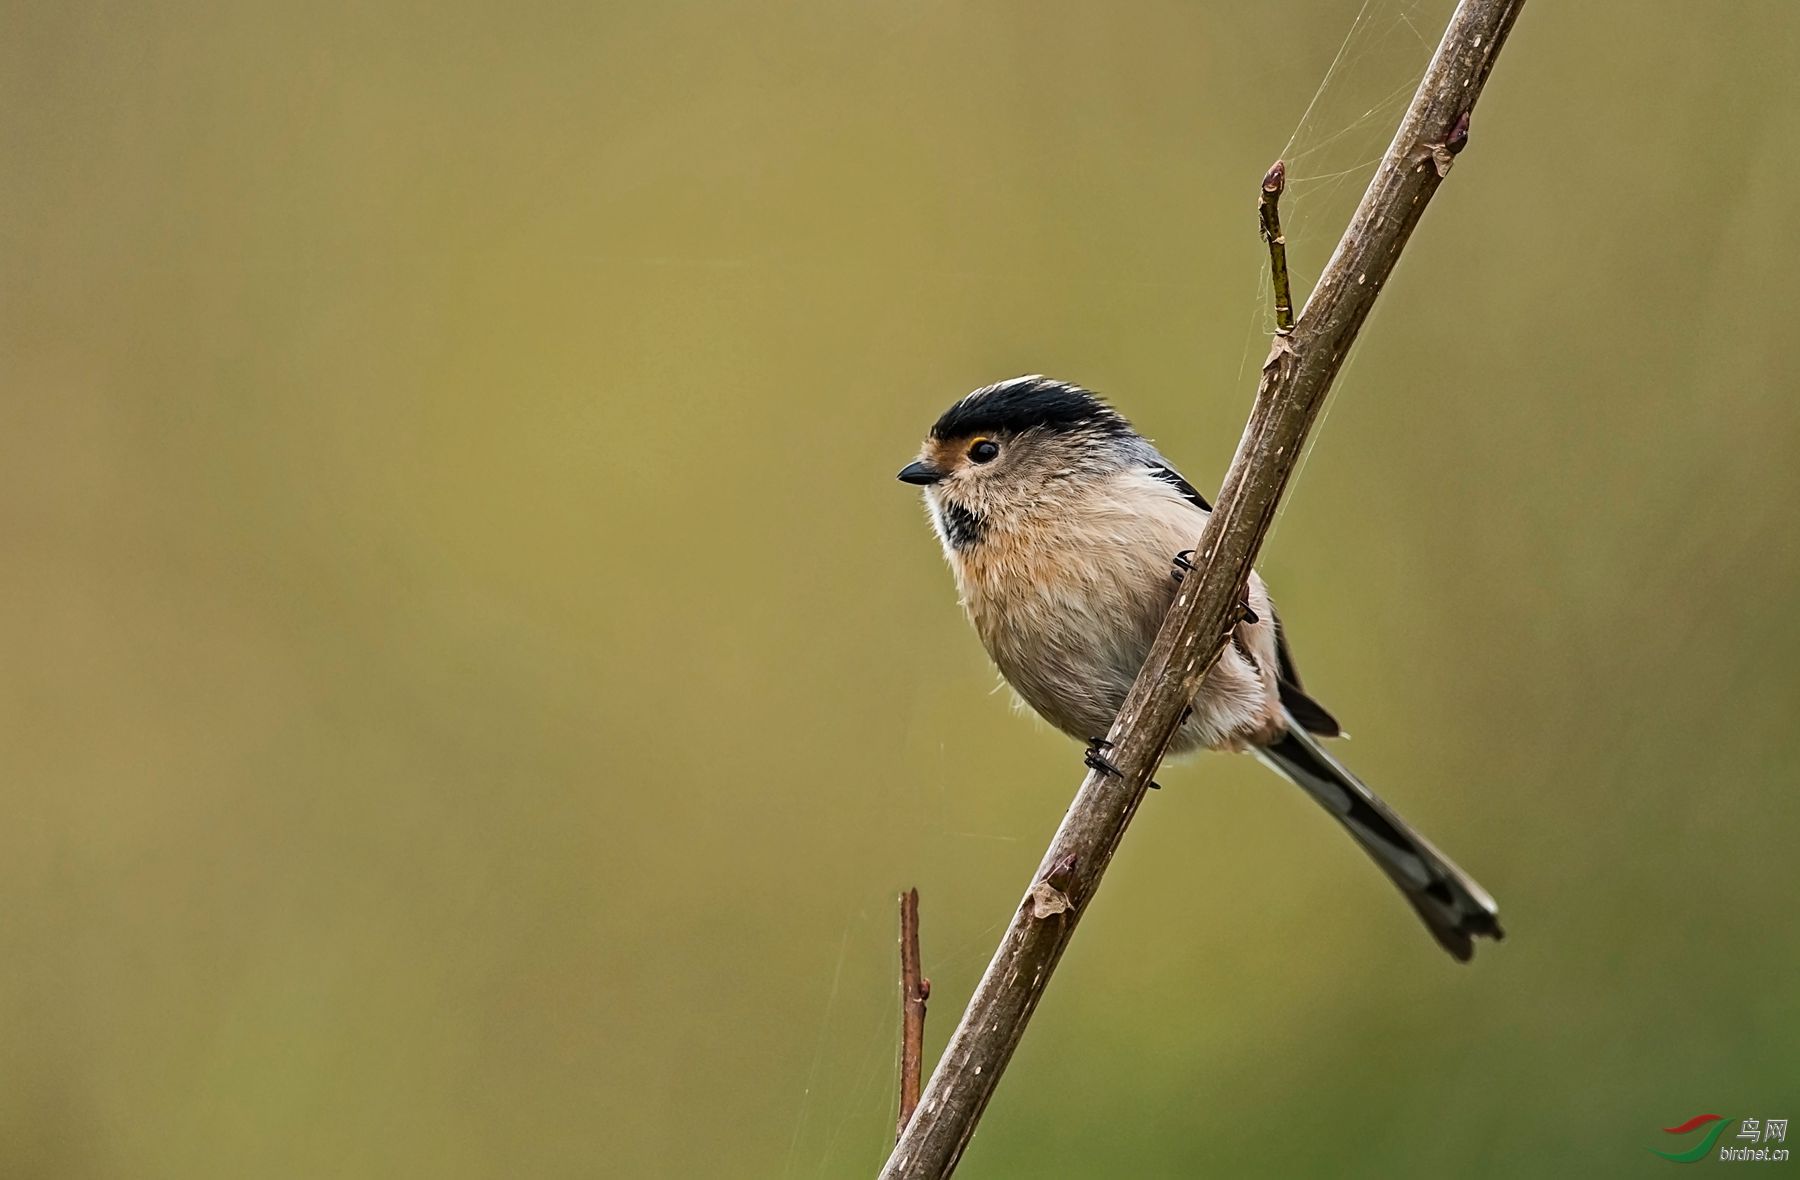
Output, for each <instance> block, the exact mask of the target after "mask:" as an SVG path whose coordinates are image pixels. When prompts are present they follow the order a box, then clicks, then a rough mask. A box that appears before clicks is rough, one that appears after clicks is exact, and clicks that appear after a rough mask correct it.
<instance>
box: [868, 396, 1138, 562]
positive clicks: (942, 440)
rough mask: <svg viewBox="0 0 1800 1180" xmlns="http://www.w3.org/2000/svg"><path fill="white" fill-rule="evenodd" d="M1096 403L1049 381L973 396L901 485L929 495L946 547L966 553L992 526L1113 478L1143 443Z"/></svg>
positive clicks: (943, 421)
mask: <svg viewBox="0 0 1800 1180" xmlns="http://www.w3.org/2000/svg"><path fill="white" fill-rule="evenodd" d="M1139 441H1140V440H1138V436H1137V434H1136V433H1135V432H1134V431H1133V430H1132V428H1131V423H1129V422H1127V421H1126V420H1125V418H1124V417H1123V416H1122V415H1120V414H1119V413H1118V411H1116V410H1114V409H1113V408H1112V407H1111V406H1109V405H1107V404H1106V403H1105V402H1104V401H1102V400H1101V399H1100V398H1099V397H1098V396H1096V395H1095V394H1093V393H1090V392H1089V391H1087V390H1085V389H1083V388H1081V387H1080V386H1079V385H1070V384H1068V383H1067V382H1064V381H1052V380H1051V379H1050V378H1048V377H1041V376H1030V377H1014V378H1013V379H1012V380H1010V381H1001V382H999V383H998V384H995V385H988V386H985V387H983V388H981V389H977V390H976V391H975V392H974V393H971V394H969V395H968V396H967V397H965V398H963V399H962V400H960V401H958V402H957V403H956V404H955V405H953V406H951V407H950V408H949V409H948V410H945V411H944V413H943V415H942V416H941V417H939V418H938V420H937V421H936V422H935V423H934V424H933V425H932V427H931V433H930V434H928V435H927V436H926V438H925V443H924V446H923V447H921V448H920V451H919V457H918V459H917V460H916V461H915V462H912V463H909V464H907V465H906V466H905V467H903V468H901V470H900V476H899V477H900V479H901V480H902V481H903V482H905V483H910V484H917V485H918V486H920V487H922V488H924V489H925V498H926V501H927V502H928V503H929V504H930V506H931V509H932V514H933V519H934V521H935V522H936V523H937V525H938V529H939V531H940V532H941V533H942V534H943V535H944V540H945V542H946V544H948V545H950V546H951V548H953V549H961V548H964V547H966V546H967V545H969V544H973V543H975V542H976V541H978V540H979V539H980V535H981V533H982V532H983V531H985V529H986V528H987V527H988V526H990V525H992V524H994V523H996V522H1001V523H1003V522H1006V521H1010V520H1016V519H1017V518H1018V517H1019V516H1020V515H1021V514H1022V513H1026V512H1029V511H1031V510H1032V509H1034V508H1041V507H1044V506H1045V505H1046V504H1049V503H1054V502H1055V501H1056V500H1058V499H1060V498H1061V497H1063V496H1066V495H1076V494H1080V492H1081V491H1082V490H1083V487H1084V485H1085V484H1086V483H1087V482H1088V481H1090V480H1092V479H1094V478H1096V477H1100V476H1104V475H1106V474H1109V473H1111V472H1114V471H1117V470H1118V469H1119V468H1120V467H1121V466H1123V465H1124V464H1125V463H1126V462H1127V461H1128V458H1129V456H1130V454H1131V453H1132V451H1133V449H1134V448H1133V446H1132V444H1133V443H1136V442H1139Z"/></svg>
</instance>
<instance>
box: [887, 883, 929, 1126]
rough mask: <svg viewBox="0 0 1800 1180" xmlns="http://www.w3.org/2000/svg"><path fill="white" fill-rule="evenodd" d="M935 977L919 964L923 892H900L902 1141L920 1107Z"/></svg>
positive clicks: (900, 1123)
mask: <svg viewBox="0 0 1800 1180" xmlns="http://www.w3.org/2000/svg"><path fill="white" fill-rule="evenodd" d="M930 998H931V980H929V979H926V978H925V976H924V974H923V973H922V970H921V968H920V966H919V891H918V890H917V889H908V890H907V891H906V892H905V893H902V894H901V895H900V1121H899V1123H898V1124H897V1125H896V1126H895V1128H894V1138H895V1139H896V1140H898V1139H899V1138H900V1136H901V1135H904V1134H905V1133H906V1124H907V1123H909V1122H911V1121H912V1116H913V1111H915V1110H917V1109H918V1108H919V1087H920V1079H921V1077H923V1075H924V1072H925V1001H926V1000H928V999H930Z"/></svg>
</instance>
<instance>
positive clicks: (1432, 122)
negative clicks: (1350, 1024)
mask: <svg viewBox="0 0 1800 1180" xmlns="http://www.w3.org/2000/svg"><path fill="white" fill-rule="evenodd" d="M1523 6H1524V0H1462V2H1461V3H1460V4H1459V5H1458V6H1457V9H1456V12H1455V14H1454V15H1453V16H1452V17H1451V19H1450V25H1449V27H1448V28H1447V29H1446V30H1445V32H1444V38H1443V41H1442V42H1441V43H1440V44H1439V45H1438V49H1437V52H1436V53H1435V54H1434V55H1433V57H1432V59H1431V64H1430V66H1429V67H1427V69H1426V71H1425V77H1424V79H1423V80H1422V81H1421V82H1420V83H1419V88H1418V91H1417V92H1416V93H1415V94H1414V95H1413V100H1412V104H1411V105H1410V106H1409V107H1408V108H1407V111H1406V115H1405V117H1404V118H1403V119H1402V120H1401V122H1400V128H1399V130H1398V131H1397V132H1396V133H1395V136H1394V141H1393V143H1392V144H1391V145H1390V146H1389V147H1388V150H1387V154H1386V155H1385V156H1384V157H1383V158H1382V161H1381V165H1380V167H1379V168H1378V169H1377V170H1376V172H1375V176H1374V179H1373V180H1371V181H1370V182H1369V188H1368V191H1367V192H1365V193H1364V194H1363V198H1362V202H1361V204H1359V205H1358V206H1357V209H1356V213H1355V215H1354V216H1353V217H1352V218H1351V220H1350V226H1349V228H1348V229H1346V230H1345V231H1344V236H1343V237H1342V238H1341V239H1340V240H1339V242H1338V246H1337V250H1336V252H1334V253H1333V254H1332V256H1331V261H1330V262H1329V263H1327V264H1326V267H1325V272H1324V274H1322V275H1321V276H1320V278H1319V284H1318V286H1317V287H1316V288H1315V289H1314V291H1313V293H1312V297H1311V298H1310V299H1308V300H1307V302H1306V307H1305V308H1304V310H1302V312H1301V314H1300V317H1299V319H1298V321H1297V322H1296V323H1295V325H1294V330H1293V331H1292V332H1291V333H1288V334H1285V335H1279V336H1277V337H1276V338H1275V341H1274V347H1273V348H1272V349H1271V350H1270V352H1269V359H1268V360H1267V361H1265V362H1264V364H1263V370H1262V377H1261V380H1260V382H1259V383H1258V386H1257V390H1256V403H1255V405H1254V406H1253V407H1252V409H1251V412H1250V422H1249V424H1248V425H1247V426H1246V427H1245V428H1244V437H1243V439H1242V441H1240V442H1239V443H1238V449H1237V454H1236V456H1234V457H1233V459H1232V461H1231V468H1230V470H1229V471H1228V472H1227V473H1226V476H1225V485H1224V488H1223V489H1222V490H1221V491H1220V493H1219V504H1218V507H1217V509H1216V510H1215V511H1214V512H1213V513H1212V515H1211V516H1210V517H1208V518H1207V521H1206V525H1205V528H1204V530H1203V531H1202V533H1201V535H1200V542H1199V544H1198V545H1197V546H1196V552H1197V554H1198V557H1197V558H1196V559H1195V565H1196V566H1197V567H1198V573H1197V574H1191V575H1189V576H1188V577H1187V578H1186V579H1185V580H1184V581H1183V582H1182V585H1181V590H1180V592H1179V593H1178V594H1177V595H1176V598H1175V602H1174V604H1173V605H1172V606H1171V607H1170V608H1169V613H1168V615H1167V617H1166V618H1165V619H1164V620H1163V625H1162V629H1161V631H1159V632H1158V633H1157V637H1156V642H1155V643H1154V645H1152V647H1151V649H1150V654H1149V656H1148V657H1147V658H1146V659H1145V661H1144V667H1143V669H1142V670H1141V671H1140V672H1139V673H1138V678H1137V681H1136V683H1134V684H1133V685H1132V688H1131V692H1130V695H1129V696H1127V697H1126V699H1125V705H1124V707H1123V708H1122V709H1120V711H1119V716H1118V719H1117V720H1116V721H1115V722H1114V723H1113V727H1112V731H1111V732H1110V733H1108V734H1107V737H1108V738H1109V739H1110V740H1111V741H1112V743H1113V745H1112V747H1111V748H1110V749H1109V750H1108V752H1107V757H1108V759H1110V761H1111V762H1112V763H1113V764H1114V765H1115V766H1116V767H1117V768H1118V770H1119V772H1120V774H1119V777H1116V778H1115V777H1112V776H1111V775H1108V774H1105V773H1103V772H1100V771H1094V772H1091V773H1090V774H1089V775H1088V776H1087V778H1086V779H1085V780H1084V781H1083V782H1082V784H1081V789H1080V791H1079V792H1078V793H1077V794H1076V796H1075V801H1074V802H1073V803H1072V804H1071V805H1070V807H1069V811H1068V813H1067V815H1065V816H1064V817H1063V822H1062V826H1061V827H1060V828H1059V829H1058V830H1057V833H1056V836H1055V838H1054V839H1053V840H1052V841H1051V843H1050V848H1049V849H1048V851H1046V852H1045V853H1044V859H1043V861H1042V863H1041V864H1040V865H1039V867H1038V870H1037V872H1036V873H1035V874H1033V880H1032V884H1031V887H1030V889H1029V890H1028V892H1027V894H1026V897H1025V899H1024V900H1023V901H1022V902H1021V903H1020V905H1019V909H1018V910H1017V911H1016V912H1015V913H1014V914H1013V917H1012V921H1011V922H1010V923H1009V925H1008V926H1007V928H1006V933H1005V935H1004V936H1003V937H1002V938H1001V941H1000V946H999V949H997V950H996V951H995V952H994V958H993V961H992V962H991V963H989V964H988V968H987V971H986V973H985V974H984V975H983V976H982V978H981V982H980V983H979V984H977V985H976V988H975V994H974V996H973V997H971V999H970V1000H969V1006H968V1008H967V1009H966V1010H965V1011H964V1012H963V1015H962V1020H961V1022H960V1023H959V1024H958V1025H957V1029H956V1032H955V1034H954V1035H953V1036H952V1037H951V1040H950V1044H949V1046H948V1047H947V1048H946V1049H945V1050H944V1056H943V1059H942V1060H940V1061H939V1062H938V1067H937V1069H936V1070H935V1071H933V1073H932V1075H931V1081H930V1083H929V1084H928V1085H927V1086H926V1088H925V1093H924V1095H923V1096H922V1098H921V1100H920V1105H919V1109H918V1112H917V1113H916V1114H915V1115H914V1116H913V1119H912V1121H911V1122H910V1123H909V1124H908V1125H907V1128H906V1131H905V1132H904V1133H903V1134H902V1135H901V1137H900V1141H899V1143H897V1144H896V1145H895V1147H894V1152H893V1154H892V1155H891V1156H890V1157H889V1158H888V1161H887V1164H886V1166H885V1167H883V1169H882V1171H881V1176H882V1178H883V1180H917V1178H920V1177H931V1178H937V1177H946V1176H949V1175H950V1174H951V1172H952V1171H953V1170H954V1169H955V1167H956V1163H957V1161H958V1160H959V1159H960V1158H961V1156H962V1153H963V1149H964V1148H966V1147H967V1146H968V1143H969V1139H970V1138H971V1137H972V1136H973V1135H974V1133H975V1125H976V1123H977V1122H978V1121H979V1120H980V1118H981V1113H982V1111H983V1110H985V1109H986V1107H987V1104H988V1100H989V1099H990V1098H991V1097H992V1096H993V1093H994V1088H995V1087H996V1086H997V1085H998V1084H999V1081H1000V1075H1001V1073H1002V1072H1004V1071H1005V1069H1006V1065H1007V1062H1008V1061H1009V1060H1011V1058H1012V1053H1013V1050H1014V1048H1016V1047H1017V1046H1018V1043H1019V1039H1020V1037H1022V1036H1023V1035H1024V1033H1025V1026H1026V1023H1027V1022H1028V1021H1029V1020H1030V1019H1031V1014H1032V1012H1033V1010H1034V1009H1036V1007H1037V1002H1038V1000H1039V999H1040V998H1041V997H1042V996H1043V994H1044V989H1045V988H1046V987H1047V986H1048V985H1049V981H1050V975H1051V973H1052V972H1053V971H1054V970H1055V968H1056V964H1057V961H1058V960H1059V959H1060V958H1061V957H1062V953H1063V950H1064V948H1065V947H1067V946H1068V943H1069V939H1070V938H1071V937H1072V936H1073V934H1074V932H1075V924H1076V922H1077V921H1078V920H1079V918H1080V916H1081V914H1082V913H1083V912H1084V911H1085V909H1086V908H1087V904H1088V902H1090V901H1091V900H1092V899H1093V896H1094V891H1095V890H1096V889H1097V888H1098V887H1099V884H1100V877H1101V875H1102V874H1103V873H1104V872H1105V871H1106V866H1107V864H1108V862H1109V861H1111V859H1112V855H1113V852H1114V850H1115V849H1116V848H1117V847H1118V844H1119V840H1120V839H1121V838H1122V837H1123V836H1124V834H1125V828H1126V826H1127V825H1128V824H1129V823H1130V822H1131V817H1132V815H1133V814H1134V813H1135V812H1136V811H1137V807H1138V803H1139V802H1140V801H1141V800H1142V798H1143V794H1144V790H1145V788H1146V786H1147V784H1148V783H1149V781H1150V777H1151V775H1152V774H1154V773H1155V771H1156V767H1157V764H1158V763H1159V762H1161V760H1162V756H1163V753H1164V751H1165V750H1166V749H1167V747H1168V744H1169V739H1170V737H1171V736H1172V735H1173V734H1174V732H1175V729H1176V726H1177V725H1178V723H1179V722H1180V719H1181V716H1182V713H1183V711H1184V710H1185V709H1186V707H1187V703H1188V702H1189V701H1191V700H1192V699H1193V698H1194V693H1195V690H1196V689H1197V688H1198V687H1199V685H1200V681H1201V679H1202V678H1203V677H1204V676H1205V674H1206V672H1207V670H1208V669H1209V668H1211V666H1212V664H1213V661H1215V660H1216V659H1217V658H1218V655H1219V652H1220V651H1221V650H1222V649H1223V647H1224V645H1225V641H1226V636H1227V634H1228V632H1229V628H1230V627H1231V626H1232V625H1233V624H1234V623H1235V622H1236V619H1237V612H1238V611H1239V609H1240V605H1239V604H1240V595H1241V591H1242V588H1243V586H1244V583H1245V581H1246V579H1247V578H1248V577H1249V573H1250V567H1251V564H1252V563H1253V562H1254V560H1255V558H1256V553H1257V550H1258V549H1259V548H1260V547H1261V545H1262V541H1263V537H1264V536H1265V535H1266V534H1267V533H1268V531H1269V526H1270V524H1271V523H1272V522H1273V521H1274V519H1275V509H1276V506H1277V505H1278V504H1279V503H1280V501H1281V496H1282V493H1283V492H1284V491H1286V489H1287V485H1288V480H1289V479H1290V478H1292V476H1293V473H1294V468H1295V466H1296V465H1297V463H1298V460H1299V458H1300V454H1301V450H1302V448H1303V447H1304V446H1305V443H1306V438H1307V434H1308V432H1309V431H1310V430H1311V428H1312V425H1313V422H1314V421H1315V420H1316V419H1317V418H1318V415H1319V411H1320V409H1321V408H1322V407H1323V406H1324V404H1325V396H1326V394H1327V393H1328V392H1329V391H1330V389H1331V384H1332V381H1333V380H1334V379H1335V378H1336V376H1337V374H1338V370H1339V369H1340V368H1342V367H1343V363H1344V359H1345V357H1346V356H1347V355H1348V354H1349V351H1350V345H1351V344H1352V342H1354V341H1355V339H1356V335H1357V332H1358V331H1359V330H1360V329H1361V328H1362V325H1363V321H1364V320H1366V319H1367V318H1368V315H1369V309H1370V308H1371V307H1372V306H1373V305H1374V303H1375V297H1376V296H1377V295H1378V294H1379V293H1380V291H1381V289H1382V287H1384V286H1385V285H1386V284H1387V280H1388V276H1389V275H1390V274H1391V273H1392V272H1393V269H1394V264H1395V262H1396V261H1397V260H1398V259H1399V257H1400V251H1401V250H1402V249H1403V248H1404V247H1405V245H1406V241H1407V239H1408V238H1409V237H1410V236H1411V235H1412V231H1413V227H1414V226H1416V225H1417V224H1418V222H1419V217H1420V215H1421V214H1422V213H1423V212H1424V211H1425V205H1426V203H1427V202H1428V201H1429V200H1430V199H1431V196H1432V194H1433V193H1435V192H1436V191H1437V188H1438V185H1439V184H1440V183H1441V182H1442V180H1443V178H1444V176H1445V175H1446V174H1447V173H1448V172H1449V170H1450V165H1451V162H1452V160H1453V159H1454V157H1455V155H1456V153H1457V152H1458V151H1460V150H1461V149H1462V147H1463V145H1464V143H1465V142H1466V141H1467V138H1468V129H1469V113H1470V111H1471V110H1472V109H1473V107H1474V105H1475V100H1476V98H1477V97H1478V96H1479V95H1480V93H1481V88H1482V85H1483V84H1484V83H1485V82H1486V81H1487V77H1488V73H1489V71H1490V70H1491V69H1492V68H1493V63H1494V58H1495V56H1496V55H1497V54H1498V53H1499V51H1500V47H1501V45H1502V44H1503V43H1504V42H1505V39H1506V35H1507V33H1508V32H1509V31H1510V30H1511V28H1512V25H1513V21H1514V20H1515V19H1516V18H1517V16H1518V14H1519V10H1520V8H1522V7H1523Z"/></svg>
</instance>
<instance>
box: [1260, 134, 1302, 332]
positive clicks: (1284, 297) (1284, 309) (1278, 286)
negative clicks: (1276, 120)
mask: <svg viewBox="0 0 1800 1180" xmlns="http://www.w3.org/2000/svg"><path fill="white" fill-rule="evenodd" d="M1286 189H1287V165H1286V164H1284V163H1283V162H1282V161H1280V160H1277V161H1275V164H1274V166H1273V167H1271V168H1270V169H1269V171H1268V172H1267V173H1266V174H1265V175H1264V176H1263V182H1262V195H1261V196H1260V197H1258V198H1257V199H1256V212H1257V214H1258V216H1259V217H1260V218H1261V220H1262V236H1263V241H1265V242H1267V243H1268V244H1269V283H1270V285H1271V286H1273V287H1274V288H1275V334H1276V335H1278V336H1286V335H1287V334H1288V333H1289V332H1292V331H1293V330H1294V293H1293V291H1292V290H1290V289H1289V287H1288V264H1287V238H1285V237H1283V236H1282V233H1281V194H1282V193H1283V192H1284V191H1286Z"/></svg>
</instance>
